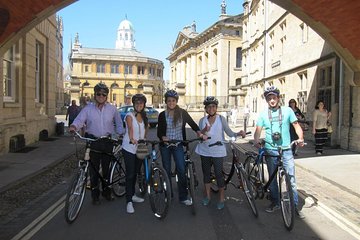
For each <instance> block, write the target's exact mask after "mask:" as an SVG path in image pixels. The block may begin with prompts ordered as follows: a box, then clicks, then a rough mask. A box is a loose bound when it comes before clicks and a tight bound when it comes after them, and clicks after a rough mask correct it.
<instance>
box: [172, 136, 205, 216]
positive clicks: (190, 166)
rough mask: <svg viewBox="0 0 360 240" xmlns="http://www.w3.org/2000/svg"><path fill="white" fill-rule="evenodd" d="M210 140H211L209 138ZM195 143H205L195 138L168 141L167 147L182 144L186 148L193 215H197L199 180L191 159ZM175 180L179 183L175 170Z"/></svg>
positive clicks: (187, 186) (186, 163)
mask: <svg viewBox="0 0 360 240" xmlns="http://www.w3.org/2000/svg"><path fill="white" fill-rule="evenodd" d="M208 139H210V138H208ZM195 141H203V139H202V138H194V139H190V140H169V141H166V142H165V143H167V147H172V146H177V144H179V143H181V144H183V146H184V147H185V151H184V153H185V156H184V157H185V177H186V189H187V191H188V196H189V197H190V199H189V200H190V201H191V205H190V206H191V213H192V214H193V215H196V207H195V189H196V187H197V186H198V183H199V182H198V180H197V177H196V170H195V164H194V162H193V160H192V159H191V152H190V147H189V145H190V143H192V142H195ZM174 175H175V178H176V181H177V179H178V178H177V173H176V169H175V173H174Z"/></svg>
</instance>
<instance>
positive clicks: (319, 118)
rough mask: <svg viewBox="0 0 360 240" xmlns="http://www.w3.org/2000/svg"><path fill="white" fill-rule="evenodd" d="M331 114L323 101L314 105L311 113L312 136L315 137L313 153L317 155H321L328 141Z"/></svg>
mask: <svg viewBox="0 0 360 240" xmlns="http://www.w3.org/2000/svg"><path fill="white" fill-rule="evenodd" d="M330 117H331V113H330V112H328V111H327V110H326V109H325V107H324V101H322V100H320V101H318V102H317V103H316V105H315V111H314V113H313V128H312V134H314V136H315V153H316V154H317V155H321V154H323V148H324V145H325V143H326V141H327V139H328V125H327V123H328V121H329V119H330Z"/></svg>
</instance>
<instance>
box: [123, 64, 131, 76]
mask: <svg viewBox="0 0 360 240" xmlns="http://www.w3.org/2000/svg"><path fill="white" fill-rule="evenodd" d="M124 74H132V65H125V66H124Z"/></svg>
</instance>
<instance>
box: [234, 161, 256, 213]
mask: <svg viewBox="0 0 360 240" xmlns="http://www.w3.org/2000/svg"><path fill="white" fill-rule="evenodd" d="M238 169H239V176H238V177H239V181H240V182H241V183H242V188H243V192H244V194H245V196H246V199H247V201H248V203H249V205H250V208H251V210H252V212H253V214H254V215H255V217H258V210H257V208H256V204H255V197H254V193H253V190H252V187H251V184H250V181H249V178H248V176H247V174H246V172H245V169H244V168H243V167H239V168H238Z"/></svg>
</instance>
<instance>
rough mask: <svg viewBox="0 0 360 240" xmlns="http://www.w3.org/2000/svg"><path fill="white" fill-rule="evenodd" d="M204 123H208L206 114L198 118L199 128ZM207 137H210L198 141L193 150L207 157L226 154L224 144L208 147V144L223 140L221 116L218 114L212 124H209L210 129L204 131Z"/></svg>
mask: <svg viewBox="0 0 360 240" xmlns="http://www.w3.org/2000/svg"><path fill="white" fill-rule="evenodd" d="M206 124H208V125H210V123H209V121H208V119H207V116H205V117H203V118H202V119H201V120H200V123H199V127H200V129H203V128H204V127H205V126H206ZM206 135H207V136H208V137H211V139H209V140H206V141H204V142H201V143H199V144H198V145H197V146H196V149H195V152H196V153H197V154H199V155H202V156H207V157H225V156H226V155H227V154H226V148H225V145H222V146H220V145H215V146H212V147H209V144H212V143H215V142H217V141H224V140H225V139H224V128H223V126H222V122H221V118H220V116H219V115H217V116H216V119H215V121H214V124H213V125H210V130H209V131H208V132H207V133H206Z"/></svg>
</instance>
